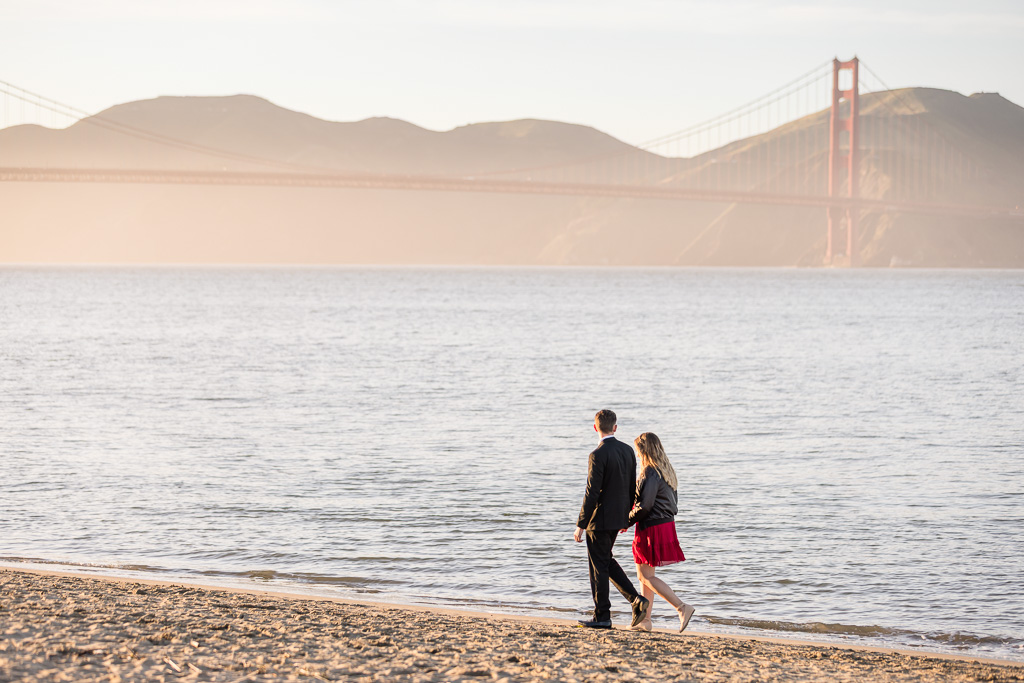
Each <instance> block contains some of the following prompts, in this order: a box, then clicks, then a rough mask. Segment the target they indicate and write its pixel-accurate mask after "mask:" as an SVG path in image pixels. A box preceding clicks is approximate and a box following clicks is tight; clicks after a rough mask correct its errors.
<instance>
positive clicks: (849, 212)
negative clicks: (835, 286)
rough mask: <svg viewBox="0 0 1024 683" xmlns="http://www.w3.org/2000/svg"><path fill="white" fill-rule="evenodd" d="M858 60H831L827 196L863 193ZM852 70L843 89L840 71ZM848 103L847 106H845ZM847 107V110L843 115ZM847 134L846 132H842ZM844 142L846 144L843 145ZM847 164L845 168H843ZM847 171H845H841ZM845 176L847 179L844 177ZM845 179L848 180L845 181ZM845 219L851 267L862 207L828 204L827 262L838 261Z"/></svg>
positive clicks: (853, 195) (854, 259) (846, 254)
mask: <svg viewBox="0 0 1024 683" xmlns="http://www.w3.org/2000/svg"><path fill="white" fill-rule="evenodd" d="M858 64H859V60H858V59H857V58H856V57H854V58H853V59H851V60H850V61H848V62H841V61H839V60H838V59H834V60H832V115H831V117H830V120H829V139H828V143H829V144H828V196H829V197H830V198H831V197H835V198H839V197H849V198H850V199H856V198H857V197H859V196H860V188H859V182H858V181H859V179H860V100H859V96H858V92H859V88H858V86H857V84H858V82H859V81H858V76H859V67H858ZM843 71H849V72H850V75H851V76H852V83H851V84H850V87H849V88H846V89H842V90H841V89H840V86H839V80H840V74H841V72H843ZM844 104H845V105H847V106H846V107H844V106H843V105H844ZM844 108H845V109H846V110H847V111H846V115H845V116H844V112H843V110H844ZM844 132H845V133H847V135H845V136H844V135H843V133H844ZM844 143H845V144H844ZM844 167H845V168H844ZM844 170H845V174H843V173H842V171H844ZM844 175H845V178H844V177H842V176H844ZM844 181H845V182H844ZM844 213H845V219H846V221H845V222H846V249H845V252H846V253H845V259H844V261H845V262H847V263H848V264H849V265H851V266H855V265H857V224H858V223H859V219H860V208H858V207H857V206H855V205H847V207H846V209H845V211H844V209H842V208H840V207H838V206H835V205H830V206H829V207H828V241H827V243H826V247H825V263H826V264H829V265H831V264H833V263H835V261H836V246H837V245H836V240H837V237H838V234H839V229H840V224H841V223H842V222H843V218H844V216H843V214H844Z"/></svg>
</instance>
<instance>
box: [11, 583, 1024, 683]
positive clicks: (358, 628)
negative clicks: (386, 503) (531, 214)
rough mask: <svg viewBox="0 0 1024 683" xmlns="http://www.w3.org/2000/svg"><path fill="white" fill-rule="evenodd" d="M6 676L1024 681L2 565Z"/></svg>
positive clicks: (1001, 668) (985, 663)
mask: <svg viewBox="0 0 1024 683" xmlns="http://www.w3.org/2000/svg"><path fill="white" fill-rule="evenodd" d="M0 633H2V635H0V680H4V681H15V680H18V681H29V680H31V681H72V680H97V681H98V680H103V681H143V680H145V681H170V680H177V679H184V680H194V681H260V680H290V681H291V680H323V681H333V680H386V681H442V680H443V681H450V680H466V681H477V680H504V681H526V680H552V681H620V680H651V681H663V680H681V681H724V680H728V681H847V680H848V681H854V680H856V681H1024V665H1022V664H1016V663H1013V662H999V661H995V660H979V659H974V658H969V657H959V656H952V655H933V654H926V653H913V652H905V651H896V650H884V649H879V648H855V647H835V646H826V645H820V644H810V643H800V642H797V641H781V640H768V639H753V638H743V637H734V636H717V635H708V634H701V633H687V634H685V635H680V634H676V633H672V632H669V631H655V632H653V633H635V632H631V631H628V630H624V629H615V630H613V631H610V632H608V631H601V632H594V631H587V630H582V629H578V628H574V627H573V625H572V622H570V621H565V620H556V619H543V618H527V617H508V616H496V615H486V614H478V613H469V612H458V611H453V610H445V609H436V608H424V607H406V606H397V605H387V604H370V603H354V602H348V601H343V600H337V599H324V598H310V597H308V596H301V595H284V594H278V593H269V592H264V591H248V590H237V589H226V588H212V587H203V586H194V585H184V584H174V583H169V582H161V581H139V580H126V579H115V578H104V577H91V576H83V575H77V574H70V573H59V572H35V571H33V572H29V571H20V570H18V571H15V570H7V569H5V570H0Z"/></svg>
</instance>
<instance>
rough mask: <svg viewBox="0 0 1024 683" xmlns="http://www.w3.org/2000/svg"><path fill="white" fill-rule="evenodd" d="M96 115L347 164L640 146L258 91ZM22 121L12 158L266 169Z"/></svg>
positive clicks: (500, 165)
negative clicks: (346, 110) (371, 114)
mask: <svg viewBox="0 0 1024 683" xmlns="http://www.w3.org/2000/svg"><path fill="white" fill-rule="evenodd" d="M92 118H93V119H95V120H96V121H106V122H112V123H116V124H123V125H125V126H130V127H132V128H135V129H139V130H142V131H148V132H152V133H156V134H159V135H162V136H166V137H168V138H172V139H177V140H184V141H188V142H190V143H195V144H198V145H204V146H208V147H213V148H217V149H222V150H225V151H228V152H234V153H238V154H245V155H248V156H253V157H260V158H266V159H272V160H275V161H280V162H287V163H291V164H297V165H306V166H310V167H313V168H325V169H332V170H338V171H372V172H380V173H473V172H491V171H496V170H507V169H510V168H517V167H519V166H520V165H522V166H531V165H536V164H556V163H564V162H567V161H573V160H578V159H583V158H586V157H588V156H590V155H594V154H614V153H618V152H623V151H627V150H632V149H633V148H632V147H631V146H630V145H627V144H626V143H624V142H621V141H619V140H616V139H615V138H613V137H611V136H610V135H606V134H605V133H601V132H599V131H597V130H595V129H593V128H589V127H587V126H580V125H574V124H568V123H560V122H557V121H542V120H534V119H524V120H517V121H505V122H496V123H476V124H470V125H466V126H460V127H458V128H454V129H452V130H449V131H444V132H437V131H431V130H427V129H425V128H421V127H419V126H416V125H414V124H412V123H408V122H406V121H402V120H399V119H391V118H370V119H364V120H362V121H355V122H333V121H325V120H323V119H318V118H315V117H313V116H310V115H308V114H303V113H300V112H295V111H292V110H289V109H284V108H282V107H279V106H277V105H275V104H272V103H271V102H269V101H267V100H265V99H263V98H260V97H256V96H253V95H233V96H228V97H158V98H155V99H151V100H141V101H138V102H129V103H126V104H120V105H117V106H114V107H111V108H109V109H106V110H104V111H102V112H100V113H99V114H96V116H95V117H92ZM21 128H26V127H14V128H9V129H6V130H3V131H0V151H2V153H3V154H4V158H5V164H6V165H12V166H16V165H33V164H34V163H37V162H38V160H39V158H40V156H45V157H46V158H47V159H48V160H49V161H50V162H51V164H50V165H67V166H94V167H96V166H98V167H105V168H112V167H119V166H120V167H125V166H127V167H136V166H137V164H138V163H140V161H141V160H144V161H145V162H146V163H147V165H146V167H147V168H172V167H173V168H188V169H204V170H205V169H217V168H228V169H231V170H255V169H256V168H258V166H256V165H252V164H245V163H241V162H232V161H225V160H224V159H222V158H218V157H211V156H205V155H202V154H196V153H193V152H183V151H181V150H175V149H173V148H171V147H167V146H165V145H160V144H156V143H153V142H147V141H145V140H140V139H138V138H133V137H130V136H126V135H123V134H120V133H116V132H112V131H110V130H107V129H104V128H103V127H100V126H98V125H96V124H95V123H93V122H92V121H90V120H88V119H86V120H83V121H80V122H78V123H76V124H74V125H72V126H70V127H69V128H67V129H64V130H46V129H37V130H32V131H31V132H30V133H29V132H28V131H25V132H24V133H23V131H22V130H20V129H21ZM31 128H35V127H31ZM44 131H45V132H44ZM22 138H25V139H24V140H23V139H22Z"/></svg>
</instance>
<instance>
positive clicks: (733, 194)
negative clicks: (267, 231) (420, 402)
mask: <svg viewBox="0 0 1024 683" xmlns="http://www.w3.org/2000/svg"><path fill="white" fill-rule="evenodd" d="M862 67H865V65H864V64H863V62H861V61H859V60H858V59H857V58H856V57H854V58H853V59H851V60H849V61H840V60H838V59H836V60H832V61H831V62H829V63H826V64H823V65H821V66H819V67H816V68H815V69H813V70H811V71H809V72H807V73H806V74H804V75H803V76H801V77H800V78H798V79H795V80H794V81H791V82H790V83H787V84H786V85H784V86H782V87H781V88H778V89H776V90H774V91H772V92H770V93H768V94H766V95H764V96H762V97H759V98H757V99H756V100H753V101H752V102H750V103H748V104H746V105H744V106H742V107H738V108H736V109H734V110H732V111H730V112H727V113H725V114H723V115H721V116H718V117H715V118H714V119H711V120H709V121H706V122H704V123H702V124H699V125H696V126H691V127H688V128H686V129H684V130H680V131H677V132H674V133H671V134H669V135H664V136H661V137H659V138H655V139H653V140H650V141H648V142H646V143H644V144H642V145H639V146H636V147H626V148H625V149H624V151H620V152H616V153H614V154H603V155H597V156H591V157H586V158H579V159H574V160H571V161H568V162H565V161H561V162H557V163H552V164H547V165H542V166H533V167H529V168H497V169H496V168H485V169H480V168H477V169H473V168H465V169H460V170H459V171H457V172H454V173H453V172H444V173H432V172H410V173H387V174H384V173H373V172H367V171H366V170H363V169H358V168H353V169H344V168H336V167H318V166H310V165H302V164H294V163H289V162H285V161H281V160H275V159H264V158H257V157H253V156H250V155H247V154H243V153H239V152H235V151H231V150H226V149H218V148H214V147H210V146H205V145H200V144H196V143H194V142H190V141H188V140H182V139H176V138H173V137H169V136H166V135H163V134H161V133H159V132H156V131H148V130H142V129H139V128H134V127H132V126H128V125H125V124H123V123H120V122H117V121H114V120H110V119H105V118H104V117H103V116H89V115H88V114H87V113H86V112H82V111H80V110H78V109H75V108H74V107H70V106H69V105H65V104H61V103H60V102H57V101H56V100H52V99H50V98H47V97H44V96H42V95H38V94H35V93H32V92H30V91H27V90H24V89H22V88H19V87H17V86H15V85H12V84H10V83H6V82H3V81H0V98H3V99H4V102H3V111H4V112H5V114H9V111H10V109H11V106H12V103H13V104H14V105H15V106H20V107H21V108H22V110H23V112H24V110H25V109H26V108H28V109H30V110H34V111H35V112H36V113H37V114H38V115H40V116H41V117H43V118H45V116H50V117H51V122H52V123H53V124H54V126H56V125H57V122H58V120H60V121H66V120H68V119H70V120H71V121H74V122H80V123H82V124H89V125H95V126H100V127H102V128H105V129H107V130H110V131H113V132H116V133H120V134H123V135H124V136H127V137H130V138H135V139H138V140H141V141H145V142H147V143H150V144H158V145H164V146H167V147H171V148H175V149H178V150H184V151H188V152H194V153H195V154H196V155H197V158H205V159H207V163H206V168H194V167H193V168H183V169H166V168H160V169H145V168H84V167H83V168H79V167H67V166H56V167H48V166H33V167H25V166H17V167H10V166H3V161H2V160H0V182H19V183H21V182H59V183H70V182H76V183H77V182H94V183H174V184H182V183H184V184H204V185H264V186H285V187H324V188H358V189H367V190H371V189H392V190H394V189H407V190H432V191H457V192H490V193H529V194H561V195H583V196H600V197H619V198H638V199H663V200H688V201H709V202H726V203H734V202H735V203H746V204H761V205H788V206H808V207H821V208H823V209H824V210H825V211H824V212H823V213H824V216H823V218H824V219H825V220H824V228H825V230H826V231H827V240H826V249H825V254H824V260H825V263H826V264H834V265H851V266H852V265H857V264H856V254H857V237H858V233H859V223H860V220H861V217H862V215H863V214H864V213H865V212H869V211H871V212H890V213H918V214H930V215H957V216H968V217H977V218H1000V219H1015V220H1016V219H1020V220H1021V222H1022V225H1024V210H1021V208H1020V204H1021V203H1022V200H1024V197H1014V196H1012V193H1011V194H1010V195H1007V194H1006V193H1003V194H1001V195H997V199H998V200H997V201H993V200H992V196H993V195H992V194H991V193H990V194H988V195H982V194H979V193H978V192H976V191H975V190H974V189H973V188H975V187H976V186H977V185H978V183H979V180H985V179H986V177H987V176H989V175H993V174H995V173H996V172H995V171H993V170H992V169H989V168H986V167H985V165H984V164H983V163H981V162H980V160H979V159H977V158H976V156H975V155H974V154H972V150H971V148H970V147H971V146H970V144H968V143H967V142H965V141H964V139H963V136H958V135H957V134H956V131H951V130H948V129H940V127H938V126H937V125H936V124H935V123H934V122H933V121H930V120H929V119H928V117H926V116H922V115H921V111H920V106H919V105H918V104H917V103H916V102H914V101H910V100H908V99H907V98H906V97H905V91H899V90H891V89H889V88H888V87H887V86H885V84H884V83H883V82H882V81H881V79H880V78H878V77H877V75H875V74H874V73H873V72H871V71H870V69H869V68H868V69H867V71H868V73H869V74H870V76H871V77H872V78H873V79H874V83H873V84H872V83H866V82H865V79H864V74H863V73H862ZM865 68H866V67H865ZM871 85H875V86H880V87H874V88H872V87H867V88H866V92H863V93H862V88H865V86H871ZM5 123H7V124H9V123H10V116H9V115H8V116H7V120H6V121H5ZM227 165H230V167H231V168H230V170H228V169H227ZM867 186H870V190H871V191H870V192H867V193H864V192H862V190H863V189H865V187H867ZM865 194H866V196H865ZM1000 198H1002V199H1005V201H1003V200H1001V199H1000ZM844 232H845V234H843V233H844Z"/></svg>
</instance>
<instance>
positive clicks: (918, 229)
mask: <svg viewBox="0 0 1024 683" xmlns="http://www.w3.org/2000/svg"><path fill="white" fill-rule="evenodd" d="M861 103H862V115H863V117H864V120H870V119H871V117H873V116H877V115H882V114H884V113H885V112H886V111H893V110H897V111H899V112H900V115H901V116H906V117H908V120H911V119H913V117H920V118H921V120H922V121H927V123H928V125H931V126H934V127H935V128H937V129H941V130H942V134H943V135H944V136H946V137H947V138H949V139H951V140H955V141H956V143H957V145H958V146H959V147H960V148H962V149H964V150H965V151H966V152H968V153H969V154H971V155H972V156H973V157H976V158H977V160H978V163H979V164H981V165H983V166H984V168H985V169H986V174H984V179H983V180H979V181H978V182H977V183H976V184H975V185H974V186H972V187H970V188H967V190H966V191H968V192H969V193H970V197H971V198H972V199H974V200H977V201H993V202H999V203H1001V204H1005V203H1006V202H1011V204H1010V205H1012V202H1019V203H1022V204H1024V109H1022V108H1021V107H1019V106H1017V105H1016V104H1014V103H1012V102H1009V101H1007V100H1005V99H1004V98H1002V97H1000V96H999V95H997V94H993V93H984V94H975V95H971V96H966V97H965V96H963V95H960V94H958V93H953V92H950V91H944V90H936V89H928V88H908V89H904V90H898V91H890V92H882V93H871V94H866V95H863V96H862V99H861ZM827 117H828V112H827V111H824V112H819V113H817V114H813V115H811V116H808V117H805V118H804V119H800V120H797V121H793V122H790V123H788V124H785V125H783V126H781V127H779V128H777V129H775V130H772V131H769V132H767V133H764V134H762V135H758V136H755V137H751V138H746V139H742V140H737V141H735V142H731V143H729V144H727V145H725V146H724V147H723V148H722V149H721V150H717V151H715V152H713V153H708V154H705V155H702V156H699V157H695V158H694V159H691V160H688V161H685V162H684V163H683V165H682V167H681V168H682V170H677V171H674V173H684V174H685V173H698V172H699V171H700V168H701V167H702V166H703V165H706V164H710V163H718V162H719V161H720V160H721V159H723V158H725V159H728V158H729V157H730V155H740V154H744V153H750V152H751V151H752V150H757V149H758V147H759V146H767V145H771V144H778V143H779V140H781V139H784V138H785V137H786V136H790V135H794V134H797V133H798V132H799V131H800V130H802V129H806V128H807V127H809V126H813V125H818V124H823V123H824V122H825V121H827ZM104 124H106V125H107V126H108V127H104ZM109 124H117V125H121V126H127V127H131V128H133V129H135V130H137V131H145V132H146V133H149V134H154V135H157V136H164V137H166V138H169V139H173V140H182V141H187V143H188V144H189V145H201V146H206V147H211V148H216V149H219V150H225V151H226V152H228V153H229V154H228V157H224V156H210V155H206V154H200V153H197V152H196V151H194V150H191V149H182V148H179V147H175V146H173V145H167V144H158V143H157V142H154V141H152V140H148V139H145V138H146V137H147V135H125V134H122V133H118V132H114V131H112V130H109V129H108V128H109ZM150 137H151V136H150ZM823 144H824V143H822V145H823ZM822 145H819V147H818V148H816V150H812V152H811V155H810V156H809V157H808V161H807V163H808V164H818V167H819V169H820V170H821V171H822V172H824V163H825V159H826V158H827V148H826V147H824V146H822ZM232 155H234V156H232ZM615 155H627V156H630V157H634V158H635V159H637V160H639V161H643V160H644V159H653V158H654V155H650V154H649V153H647V152H644V151H642V150H638V149H636V148H634V147H632V146H630V145H628V144H626V143H624V142H622V141H620V140H617V139H615V138H614V137H612V136H609V135H607V134H605V133H602V132H600V131H598V130H595V129H593V128H589V127H587V126H581V125H575V124H568V123H560V122H556V121H543V120H533V119H525V120H517V121H506V122H491V123H477V124H471V125H466V126H461V127H458V128H455V129H452V130H449V131H443V132H441V131H431V130H427V129H425V128H421V127H419V126H416V125H414V124H411V123H408V122H405V121H401V120H397V119H390V118H371V119H365V120H363V121H356V122H331V121H324V120H322V119H318V118H316V117H313V116H310V115H308V114H303V113H300V112H295V111H291V110H288V109H284V108H282V107H279V106H277V105H275V104H273V103H271V102H269V101H267V100H265V99H262V98H260V97H256V96H253V95H234V96H227V97H158V98H155V99H152V100H142V101H138V102H129V103H126V104H121V105H117V106H114V107H111V108H109V109H107V110H105V111H103V112H101V113H100V114H98V115H97V116H96V117H95V120H94V121H92V122H90V121H81V122H79V123H77V124H75V125H73V126H71V127H69V128H67V129H63V130H50V129H46V128H42V127H38V126H16V127H12V128H8V129H4V130H0V166H8V167H10V166H27V167H34V166H50V167H100V168H149V169H164V168H166V169H170V168H174V169H196V170H211V169H225V170H253V171H255V170H268V168H267V167H266V166H263V165H261V164H257V163H254V162H252V161H247V160H246V159H245V158H259V159H266V160H270V161H272V162H274V163H281V164H291V165H294V166H298V167H305V168H310V169H324V170H337V171H356V172H371V173H411V174H421V173H422V174H439V175H459V176H464V175H475V174H488V173H494V172H496V171H507V170H509V169H517V168H520V169H522V168H539V167H544V166H557V165H559V164H574V163H575V164H578V163H581V162H583V161H586V160H588V159H594V158H600V157H606V156H615ZM863 173H864V179H863V181H862V187H863V189H864V193H865V196H871V197H875V198H885V197H886V196H887V193H888V192H890V191H891V187H892V181H891V179H890V175H891V173H892V170H891V167H889V166H886V164H885V163H884V160H880V159H872V158H865V160H864V167H863ZM0 200H2V201H3V208H2V209H0V219H2V223H3V225H2V228H0V262H61V263H80V262H86V263H89V262H108V263H109V262H117V263H165V262H171V263H467V264H622V265H654V264H659V265H671V264H677V265H732V266H737V265H740V266H741V265H753V266H793V265H820V264H821V258H822V254H823V252H824V231H825V228H824V226H825V219H824V211H823V210H821V209H808V208H800V207H778V206H757V205H747V204H727V203H718V204H716V203H697V202H661V201H654V200H622V199H619V200H615V199H600V198H593V199H586V198H584V199H581V198H574V197H554V196H550V197H545V196H502V195H486V194H483V195H479V194H478V195H471V194H459V193H427V192H411V191H365V192H359V191H354V190H321V189H300V188H238V187H236V188H229V187H204V186H199V187H190V186H118V185H99V184H97V185H89V184H79V185H75V184H48V185H46V184H35V185H33V184H24V183H15V184H12V183H5V184H0ZM859 242H860V248H861V252H860V259H861V261H862V262H863V263H864V264H866V265H874V266H889V265H916V266H998V267H1024V225H1021V222H1020V221H1009V222H1007V221H1000V220H996V219H964V218H933V217H922V216H915V215H910V214H896V215H890V214H878V215H873V214H871V213H870V212H869V213H867V214H865V216H864V217H863V219H862V235H861V236H860V240H859Z"/></svg>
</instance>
